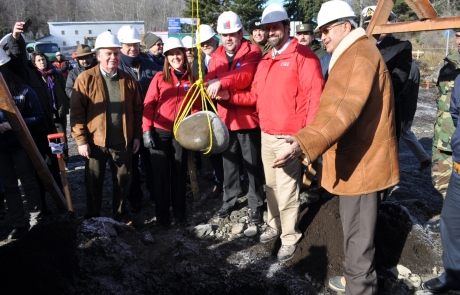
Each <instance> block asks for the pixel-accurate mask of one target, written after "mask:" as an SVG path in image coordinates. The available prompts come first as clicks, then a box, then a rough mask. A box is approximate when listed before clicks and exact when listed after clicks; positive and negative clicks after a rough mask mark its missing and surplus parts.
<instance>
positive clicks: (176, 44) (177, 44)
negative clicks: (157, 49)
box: [163, 37, 185, 56]
mask: <svg viewBox="0 0 460 295" xmlns="http://www.w3.org/2000/svg"><path fill="white" fill-rule="evenodd" d="M174 48H185V47H184V44H182V42H181V40H180V39H178V38H175V37H169V38H168V39H167V40H166V41H165V44H164V45H163V55H164V56H166V52H168V51H169V50H171V49H174Z"/></svg>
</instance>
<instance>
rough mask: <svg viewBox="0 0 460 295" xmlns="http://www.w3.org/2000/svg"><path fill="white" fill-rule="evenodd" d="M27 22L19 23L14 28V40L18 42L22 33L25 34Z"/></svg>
mask: <svg viewBox="0 0 460 295" xmlns="http://www.w3.org/2000/svg"><path fill="white" fill-rule="evenodd" d="M24 24H25V22H17V23H15V24H14V27H13V34H12V35H13V38H14V39H16V40H18V39H19V38H20V37H21V33H24V30H23V26H24Z"/></svg>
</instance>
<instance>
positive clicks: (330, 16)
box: [315, 0, 356, 31]
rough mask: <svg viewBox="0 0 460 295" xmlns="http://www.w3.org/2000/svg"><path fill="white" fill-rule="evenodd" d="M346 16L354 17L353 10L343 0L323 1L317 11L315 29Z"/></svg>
mask: <svg viewBox="0 0 460 295" xmlns="http://www.w3.org/2000/svg"><path fill="white" fill-rule="evenodd" d="M347 18H356V14H355V12H354V11H353V9H352V8H351V6H350V5H349V4H348V3H347V2H345V1H343V0H332V1H327V2H324V3H323V4H322V5H321V9H320V10H319V12H318V27H317V28H316V29H315V31H318V29H319V28H321V27H322V26H324V25H325V24H328V23H330V22H332V21H335V20H339V19H347Z"/></svg>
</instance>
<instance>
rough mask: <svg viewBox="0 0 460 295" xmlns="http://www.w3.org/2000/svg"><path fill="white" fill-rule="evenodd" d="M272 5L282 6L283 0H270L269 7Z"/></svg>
mask: <svg viewBox="0 0 460 295" xmlns="http://www.w3.org/2000/svg"><path fill="white" fill-rule="evenodd" d="M270 3H278V4H280V5H283V0H268V1H267V5H268V4H270Z"/></svg>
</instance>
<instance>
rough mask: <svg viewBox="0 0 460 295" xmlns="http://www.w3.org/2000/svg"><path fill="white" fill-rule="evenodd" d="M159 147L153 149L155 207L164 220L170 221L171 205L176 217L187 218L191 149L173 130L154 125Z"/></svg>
mask: <svg viewBox="0 0 460 295" xmlns="http://www.w3.org/2000/svg"><path fill="white" fill-rule="evenodd" d="M153 136H154V140H155V145H156V146H155V149H150V159H151V160H152V168H153V179H149V180H148V181H153V190H154V196H155V210H156V216H157V221H158V222H159V223H160V224H163V225H168V224H169V207H170V206H171V205H172V208H173V214H174V217H175V218H177V219H178V220H179V221H180V222H183V221H185V219H186V215H185V192H186V191H185V188H186V177H187V156H188V152H187V150H186V149H184V148H183V147H182V146H181V145H180V144H179V143H178V142H177V141H176V140H175V139H174V135H173V133H172V132H170V131H166V130H162V129H158V128H155V129H154V133H153Z"/></svg>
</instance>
